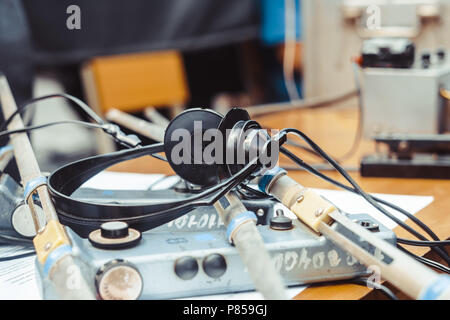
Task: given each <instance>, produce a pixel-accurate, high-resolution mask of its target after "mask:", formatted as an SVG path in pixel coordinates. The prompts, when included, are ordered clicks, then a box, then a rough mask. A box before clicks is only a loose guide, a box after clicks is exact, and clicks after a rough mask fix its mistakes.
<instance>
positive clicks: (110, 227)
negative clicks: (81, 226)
mask: <svg viewBox="0 0 450 320" xmlns="http://www.w3.org/2000/svg"><path fill="white" fill-rule="evenodd" d="M100 232H101V235H102V237H103V238H107V239H120V238H125V237H127V236H128V234H129V233H128V224H127V223H126V222H122V221H110V222H105V223H103V224H102V225H101V226H100Z"/></svg>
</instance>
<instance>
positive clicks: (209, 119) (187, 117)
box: [164, 108, 223, 186]
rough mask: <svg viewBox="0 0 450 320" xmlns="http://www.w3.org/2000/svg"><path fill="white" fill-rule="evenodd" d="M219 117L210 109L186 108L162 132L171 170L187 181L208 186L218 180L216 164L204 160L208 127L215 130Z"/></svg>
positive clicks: (219, 120) (217, 165)
mask: <svg viewBox="0 0 450 320" xmlns="http://www.w3.org/2000/svg"><path fill="white" fill-rule="evenodd" d="M222 118H223V116H222V115H221V114H219V113H217V112H215V111H213V110H210V109H200V108H195V109H188V110H186V111H184V112H182V113H180V114H179V115H178V116H176V117H175V118H174V119H173V120H172V121H171V122H170V123H169V125H168V126H167V129H166V132H165V134H164V152H165V154H166V158H167V161H168V162H169V164H170V166H171V167H172V169H173V171H175V173H176V174H177V175H179V176H180V177H181V178H182V179H184V180H186V181H187V182H190V183H193V184H196V185H200V186H212V185H215V184H217V183H218V182H219V178H218V170H219V166H220V165H219V164H218V163H213V164H209V163H205V159H204V150H205V147H206V146H208V145H209V144H210V143H212V141H211V142H210V141H205V139H204V138H203V136H204V133H205V131H206V130H208V129H217V128H218V127H219V124H220V122H221V121H222Z"/></svg>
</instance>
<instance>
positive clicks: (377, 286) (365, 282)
mask: <svg viewBox="0 0 450 320" xmlns="http://www.w3.org/2000/svg"><path fill="white" fill-rule="evenodd" d="M348 282H349V283H353V284H357V285H360V286H366V287H369V285H370V286H372V287H373V288H374V289H375V290H380V291H381V292H382V293H383V294H384V295H385V296H386V297H388V298H390V299H392V300H399V299H398V297H397V296H396V295H395V294H394V293H393V292H392V291H391V289H389V288H388V287H386V286H385V285H382V284H381V283H377V282H372V281H369V280H368V279H365V278H357V279H351V280H349V281H348Z"/></svg>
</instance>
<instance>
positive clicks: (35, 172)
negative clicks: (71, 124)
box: [0, 75, 58, 222]
mask: <svg viewBox="0 0 450 320" xmlns="http://www.w3.org/2000/svg"><path fill="white" fill-rule="evenodd" d="M0 101H1V104H2V108H3V115H4V117H5V119H7V118H8V117H9V116H11V115H12V114H13V113H14V111H16V110H17V106H16V102H15V101H14V97H13V95H12V93H11V89H10V88H9V85H8V81H7V80H6V77H5V76H3V75H0ZM23 127H24V124H23V121H22V118H21V117H20V116H16V117H14V119H13V120H12V121H11V122H10V124H9V125H8V129H9V130H15V129H22V128H23ZM11 144H12V146H13V148H14V157H15V159H16V162H17V167H18V168H19V173H20V177H21V179H22V183H23V184H24V185H25V184H26V183H27V182H28V181H31V180H33V179H36V178H38V177H40V176H41V170H40V169H39V165H38V163H37V160H36V157H35V156H34V152H33V149H32V147H31V143H30V140H29V139H28V136H27V134H26V133H16V134H12V135H11ZM36 191H37V193H38V194H39V198H40V200H41V203H42V209H44V212H45V217H46V221H47V222H49V221H50V220H56V221H58V215H57V214H56V210H55V208H54V206H53V203H52V202H51V200H50V195H49V194H48V191H47V187H46V186H41V187H39V188H37V190H36ZM33 205H34V204H33Z"/></svg>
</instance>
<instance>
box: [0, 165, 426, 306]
mask: <svg viewBox="0 0 450 320" xmlns="http://www.w3.org/2000/svg"><path fill="white" fill-rule="evenodd" d="M161 178H163V175H161V174H150V175H149V174H136V173H120V172H109V171H104V172H102V173H100V174H98V175H97V176H95V177H93V178H92V179H90V180H89V181H87V182H86V183H85V184H84V185H83V186H84V187H89V188H96V189H115V190H118V189H131V190H147V189H148V188H149V187H152V189H153V188H154V189H161V188H167V187H170V186H171V185H173V184H174V183H176V182H177V181H178V179H177V178H176V177H173V178H169V179H163V180H161ZM158 181H159V182H158ZM155 182H157V183H156V184H155ZM316 191H317V192H318V193H319V194H321V195H322V196H324V197H325V198H327V199H329V200H330V201H331V202H333V203H334V204H335V205H336V206H337V207H339V208H340V209H342V210H343V211H345V212H347V213H350V214H351V213H354V214H357V213H367V214H370V215H371V216H373V217H374V218H375V219H376V220H378V221H379V222H381V223H382V224H383V225H385V226H386V227H388V228H391V229H393V228H394V227H395V226H396V224H395V223H393V222H392V221H391V220H389V219H388V218H386V217H385V216H383V215H382V214H381V213H379V212H377V210H376V209H374V208H372V207H371V205H370V204H368V203H367V202H366V201H365V200H364V199H362V198H361V197H359V196H357V195H354V194H352V193H350V192H346V191H336V190H325V189H316ZM376 196H378V197H379V198H381V199H383V200H386V201H389V202H392V203H393V204H396V205H397V206H400V207H401V208H403V209H405V210H407V211H409V212H411V213H412V214H416V213H417V212H418V211H420V210H422V209H423V208H425V207H426V206H427V205H429V204H430V203H431V202H432V201H433V197H431V196H407V195H391V194H377V195H376ZM387 209H388V210H389V211H390V212H391V213H392V214H394V215H396V216H397V217H398V218H399V219H400V220H402V221H404V220H406V217H404V216H402V215H400V214H398V213H397V212H395V211H393V210H391V209H389V208H387ZM286 212H287V211H286ZM287 215H289V213H287ZM292 218H295V216H293V217H292ZM17 250H18V248H17V247H5V246H2V247H0V256H2V255H9V254H11V251H17ZM304 288H306V287H305V286H298V287H291V288H288V292H287V296H288V297H289V298H292V297H294V296H295V295H297V294H298V293H300V292H301V291H302V290H304ZM39 298H40V293H39V290H38V287H37V282H36V276H35V266H34V258H33V257H27V258H23V259H18V260H13V261H7V262H0V299H39ZM192 299H212V300H215V299H217V300H219V299H220V300H231V299H238V300H239V299H242V300H258V299H262V296H261V294H259V293H258V292H254V291H253V292H243V293H230V294H220V295H210V296H202V297H193V298H192Z"/></svg>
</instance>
